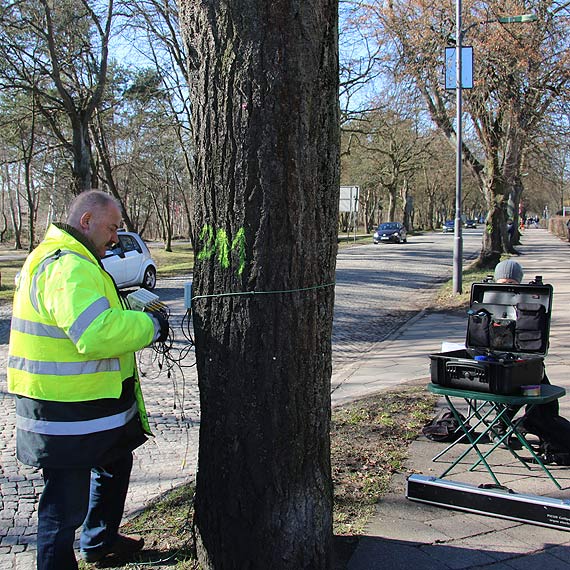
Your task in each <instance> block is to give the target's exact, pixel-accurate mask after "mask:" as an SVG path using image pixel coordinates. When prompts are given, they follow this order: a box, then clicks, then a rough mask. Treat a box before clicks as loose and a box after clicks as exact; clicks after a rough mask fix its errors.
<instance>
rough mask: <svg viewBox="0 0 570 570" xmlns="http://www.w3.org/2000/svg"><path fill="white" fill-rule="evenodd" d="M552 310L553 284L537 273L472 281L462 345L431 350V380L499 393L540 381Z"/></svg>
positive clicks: (519, 389)
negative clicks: (517, 279) (520, 281)
mask: <svg viewBox="0 0 570 570" xmlns="http://www.w3.org/2000/svg"><path fill="white" fill-rule="evenodd" d="M551 311H552V285H547V284H544V283H542V281H541V279H540V278H539V277H537V278H536V280H535V281H533V282H532V283H529V284H528V285H512V284H506V283H487V282H483V283H473V285H472V286H471V299H470V309H469V312H468V320H467V339H466V342H465V346H466V348H465V350H454V351H451V352H440V353H437V354H430V359H431V381H432V382H433V383H434V384H439V385H440V386H446V387H448V388H459V389H464V390H474V391H477V392H490V393H492V394H504V395H513V394H519V393H520V392H521V386H525V385H532V384H540V382H541V380H542V377H543V374H544V357H545V356H546V353H547V352H548V343H549V337H550V316H551ZM476 357H478V358H476ZM481 358H482V359H481Z"/></svg>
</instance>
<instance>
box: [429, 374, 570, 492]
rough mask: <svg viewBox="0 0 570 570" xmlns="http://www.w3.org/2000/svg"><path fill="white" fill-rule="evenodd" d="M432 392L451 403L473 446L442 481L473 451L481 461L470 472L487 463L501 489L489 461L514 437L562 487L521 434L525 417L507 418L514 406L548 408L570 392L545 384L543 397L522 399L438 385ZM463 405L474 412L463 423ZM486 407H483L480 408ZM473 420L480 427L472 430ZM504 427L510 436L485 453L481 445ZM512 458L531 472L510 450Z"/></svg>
mask: <svg viewBox="0 0 570 570" xmlns="http://www.w3.org/2000/svg"><path fill="white" fill-rule="evenodd" d="M427 388H428V390H429V391H430V392H431V393H432V394H436V395H438V396H443V397H444V398H445V400H446V401H447V404H448V406H449V409H450V410H451V412H452V413H453V415H454V417H455V419H456V420H457V422H458V423H459V426H460V430H461V432H462V436H461V438H462V439H467V441H468V442H469V444H468V445H467V448H466V449H465V451H463V453H461V455H460V456H459V457H458V458H457V459H455V460H454V461H453V462H452V463H451V465H450V466H449V467H448V468H447V469H446V470H445V471H444V472H443V473H442V474H441V475H440V476H439V478H443V477H445V475H447V474H448V473H449V472H450V471H451V470H452V469H453V468H454V467H455V466H456V465H457V464H458V463H460V462H461V461H462V460H463V458H464V457H466V456H467V454H469V453H470V452H471V451H475V453H476V454H477V456H478V460H477V461H476V462H475V463H473V465H471V467H470V468H469V470H470V471H473V470H474V469H475V468H476V467H477V466H478V465H480V464H481V463H483V465H484V466H485V468H486V469H487V471H488V472H489V474H490V475H491V477H492V479H493V481H494V482H495V483H496V484H497V485H501V483H500V482H499V480H498V479H497V476H496V475H495V473H494V472H493V469H492V467H491V464H490V463H489V462H488V460H487V459H488V457H489V456H490V455H491V454H492V453H493V452H494V451H495V450H496V449H497V448H498V447H499V446H500V445H501V444H503V443H504V444H505V445H507V446H508V442H509V439H510V437H511V436H514V437H516V438H517V439H518V441H519V442H520V443H521V445H522V446H523V448H524V449H526V450H527V451H528V452H529V453H530V454H531V455H532V457H533V459H534V461H535V462H536V463H537V464H538V465H539V466H540V467H541V468H542V470H543V471H544V472H545V473H546V474H547V475H548V477H549V478H550V479H551V481H552V482H553V483H554V484H555V485H556V486H557V487H558V488H559V489H561V488H562V487H561V486H560V484H559V483H558V481H557V480H556V479H555V478H554V476H553V475H552V473H551V472H550V470H549V469H548V467H546V465H544V463H543V462H542V460H541V459H540V457H539V456H538V455H537V454H536V452H535V451H534V449H533V448H532V446H531V445H530V444H529V443H528V442H527V440H526V439H525V437H524V436H523V435H522V434H521V433H520V431H519V424H520V422H521V420H522V416H521V417H520V418H517V419H511V418H510V417H509V415H508V414H507V410H508V408H509V407H510V406H529V407H530V408H532V407H534V406H536V405H539V404H547V403H548V402H552V401H554V400H558V399H559V398H561V397H562V396H564V395H565V394H566V390H565V389H564V388H561V387H560V386H552V385H549V384H541V386H540V395H539V396H521V395H513V396H506V395H499V394H491V393H488V392H476V391H472V390H461V389H457V388H447V387H445V386H441V385H438V384H434V383H431V384H428V387H427ZM458 401H460V402H461V404H462V403H463V402H465V403H466V404H467V406H468V409H469V410H470V414H469V418H468V419H462V416H461V414H460V413H459V412H458V410H457V405H459V404H456V402H458ZM474 402H475V404H474ZM480 402H482V403H483V405H481V404H480ZM470 418H476V420H477V423H476V424H475V425H473V426H470V425H469V423H468V420H469V419H470ZM500 424H502V425H503V426H504V427H505V429H506V433H504V435H501V437H500V438H499V439H498V441H496V442H495V443H493V444H492V445H491V447H490V448H489V449H488V450H486V451H485V452H483V451H482V450H481V449H480V448H479V445H480V444H481V443H482V442H486V441H489V440H490V441H492V440H493V435H496V434H497V433H498V431H497V427H498V426H499V425H500ZM479 426H482V431H481V433H479V435H477V434H476V433H475V430H476V428H478V427H479ZM451 447H453V445H451V446H449V447H448V448H446V449H445V450H444V451H443V452H441V453H439V454H438V455H436V456H435V457H434V458H433V460H434V461H437V459H438V458H439V457H441V456H442V455H443V454H444V453H446V452H447V451H448V450H449V449H451ZM508 449H509V451H510V452H511V454H512V455H513V456H514V457H516V458H517V459H518V460H519V461H520V462H521V463H522V464H523V465H524V466H525V467H526V468H527V469H530V466H529V464H528V462H527V461H526V460H525V459H524V458H522V457H521V456H520V455H519V454H518V453H516V451H515V450H514V449H512V447H510V446H508Z"/></svg>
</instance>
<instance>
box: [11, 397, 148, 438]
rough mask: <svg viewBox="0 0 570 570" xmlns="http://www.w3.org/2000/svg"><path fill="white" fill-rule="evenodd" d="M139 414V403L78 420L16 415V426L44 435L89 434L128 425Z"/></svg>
mask: <svg viewBox="0 0 570 570" xmlns="http://www.w3.org/2000/svg"><path fill="white" fill-rule="evenodd" d="M136 414H137V403H136V402H134V403H133V405H132V406H131V407H130V408H129V409H128V410H127V411H126V412H121V413H120V414H115V415H113V416H107V417H105V418H97V419H94V420H82V421H78V422H51V421H49V420H34V419H32V418H24V417H23V416H18V415H17V416H16V428H17V429H21V430H24V431H30V432H33V433H39V434H43V435H87V434H90V433H97V432H101V431H107V430H110V429H116V428H119V427H121V426H124V425H126V424H127V423H129V421H131V420H132V419H133V418H134V417H135V416H136Z"/></svg>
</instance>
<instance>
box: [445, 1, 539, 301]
mask: <svg viewBox="0 0 570 570" xmlns="http://www.w3.org/2000/svg"><path fill="white" fill-rule="evenodd" d="M537 20H538V17H537V16H536V14H522V15H520V16H504V17H502V18H497V19H496V20H488V21H487V22H485V23H490V22H499V23H501V24H515V23H526V22H536V21H537ZM479 23H483V22H475V23H474V24H471V26H469V27H468V28H467V30H463V23H462V5H461V0H456V2H455V30H456V41H455V97H456V104H455V107H456V135H457V136H456V139H457V149H456V156H455V226H454V230H455V231H454V238H455V239H454V241H453V293H457V294H460V293H461V292H462V288H463V283H462V278H463V232H462V229H461V199H462V198H461V182H462V181H461V175H462V170H461V169H462V164H463V140H462V139H463V97H462V95H463V93H462V90H463V77H462V74H463V69H462V63H463V62H462V55H463V36H464V34H465V33H466V32H467V31H468V30H469V29H470V28H471V27H473V26H474V25H476V24H479Z"/></svg>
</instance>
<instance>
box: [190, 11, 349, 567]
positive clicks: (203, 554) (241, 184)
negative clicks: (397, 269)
mask: <svg viewBox="0 0 570 570" xmlns="http://www.w3.org/2000/svg"><path fill="white" fill-rule="evenodd" d="M180 4H181V25H182V30H183V35H184V38H185V42H186V48H187V54H188V62H189V64H188V67H189V80H190V86H191V90H190V92H191V98H192V110H193V112H192V121H193V125H192V127H193V135H194V141H195V154H196V158H195V170H194V179H193V188H194V191H195V192H196V199H195V204H194V214H193V227H194V228H195V230H194V231H195V235H194V240H193V241H194V243H195V244H196V265H195V268H194V287H193V291H194V300H193V311H194V329H195V336H196V359H197V367H198V378H199V386H200V404H201V422H200V451H199V463H198V475H197V490H196V504H195V529H196V534H197V545H198V553H199V560H200V563H201V564H202V566H203V567H204V568H212V569H216V570H218V569H227V568H235V569H239V570H247V569H257V568H259V569H263V570H267V569H273V570H278V569H291V570H293V569H294V570H300V569H303V568H307V569H309V568H310V569H315V570H318V569H325V568H329V567H330V555H331V544H332V483H331V473H330V449H329V448H330V445H329V421H330V376H331V330H332V314H333V299H334V287H333V282H334V279H335V259H336V251H337V220H338V199H339V172H338V170H339V143H340V140H339V139H340V137H339V116H338V103H337V101H338V53H337V52H338V45H337V11H338V3H337V0H304V1H303V2H297V1H295V2H293V1H291V0H273V1H272V2H266V1H265V0H248V1H246V0H233V1H232V0H228V1H227V2H196V1H195V0H183V1H181V3H180ZM253 293H256V294H253Z"/></svg>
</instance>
